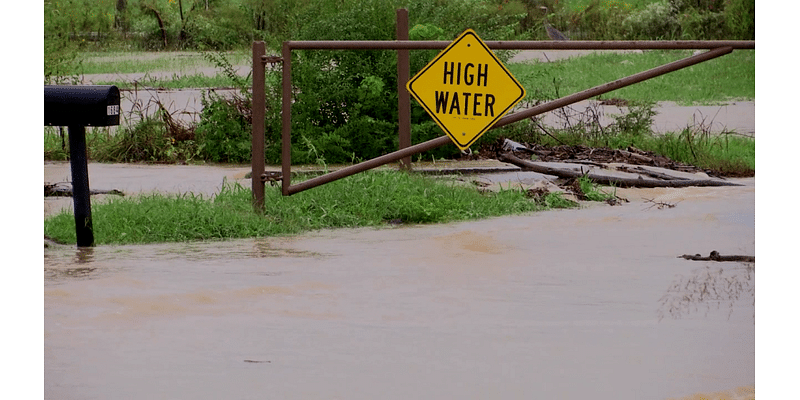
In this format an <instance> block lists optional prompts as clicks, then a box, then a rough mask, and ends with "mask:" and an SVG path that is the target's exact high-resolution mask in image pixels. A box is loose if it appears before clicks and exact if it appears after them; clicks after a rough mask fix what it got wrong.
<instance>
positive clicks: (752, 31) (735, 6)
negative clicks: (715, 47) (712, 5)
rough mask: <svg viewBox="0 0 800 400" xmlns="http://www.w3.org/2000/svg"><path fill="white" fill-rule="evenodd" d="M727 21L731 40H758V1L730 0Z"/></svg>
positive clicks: (727, 6)
mask: <svg viewBox="0 0 800 400" xmlns="http://www.w3.org/2000/svg"><path fill="white" fill-rule="evenodd" d="M725 21H726V24H727V27H728V31H729V32H730V39H739V40H755V39H756V1H755V0H728V2H727V4H726V6H725Z"/></svg>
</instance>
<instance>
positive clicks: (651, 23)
mask: <svg viewBox="0 0 800 400" xmlns="http://www.w3.org/2000/svg"><path fill="white" fill-rule="evenodd" d="M676 11H677V10H675V9H674V8H673V7H672V6H671V5H670V4H669V3H668V2H666V1H659V2H656V3H650V4H648V5H647V7H645V8H644V9H643V10H640V11H636V12H633V13H631V14H630V15H629V16H628V17H627V18H625V20H624V21H623V27H624V28H625V30H626V32H627V36H628V37H629V38H631V39H669V38H674V37H675V36H676V34H677V32H679V31H680V24H679V23H678V19H677V18H676V17H675V14H676Z"/></svg>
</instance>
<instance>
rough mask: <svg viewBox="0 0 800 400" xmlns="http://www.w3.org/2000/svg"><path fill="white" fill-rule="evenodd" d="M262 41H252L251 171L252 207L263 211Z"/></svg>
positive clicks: (263, 71)
mask: <svg viewBox="0 0 800 400" xmlns="http://www.w3.org/2000/svg"><path fill="white" fill-rule="evenodd" d="M265 55H266V48H265V45H264V42H253V137H252V145H253V149H252V154H253V156H252V159H251V161H250V162H251V164H252V171H251V175H250V178H251V180H252V185H251V186H252V188H253V207H254V208H255V209H256V211H261V212H263V211H264V181H263V179H262V178H261V177H262V175H264V118H265V114H266V93H265V87H266V83H265V77H264V76H265V67H264V56H265Z"/></svg>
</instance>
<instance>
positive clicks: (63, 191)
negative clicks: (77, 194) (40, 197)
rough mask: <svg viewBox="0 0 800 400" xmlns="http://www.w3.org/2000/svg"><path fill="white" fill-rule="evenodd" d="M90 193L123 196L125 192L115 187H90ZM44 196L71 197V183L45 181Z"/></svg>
mask: <svg viewBox="0 0 800 400" xmlns="http://www.w3.org/2000/svg"><path fill="white" fill-rule="evenodd" d="M89 194H90V195H96V194H115V195H117V196H125V193H122V192H121V191H119V190H117V189H111V190H96V189H90V190H89ZM44 197H72V185H66V184H62V183H52V184H50V183H45V184H44Z"/></svg>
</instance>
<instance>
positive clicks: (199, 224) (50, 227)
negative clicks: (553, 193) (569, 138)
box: [44, 171, 573, 245]
mask: <svg viewBox="0 0 800 400" xmlns="http://www.w3.org/2000/svg"><path fill="white" fill-rule="evenodd" d="M558 200H559V199H556V198H549V202H550V204H549V205H551V206H553V207H569V206H573V205H572V204H569V203H565V202H559V201H558ZM265 204H266V207H267V209H266V212H265V213H264V215H260V214H257V213H255V212H254V211H253V208H252V206H251V192H250V190H249V189H246V188H243V187H241V186H240V185H232V186H231V185H228V186H226V187H225V188H224V189H223V190H222V192H221V193H219V194H217V195H216V196H214V197H212V198H207V197H202V196H196V195H192V194H184V195H161V194H150V195H143V196H135V197H122V198H117V197H110V198H109V200H108V201H106V202H103V203H100V204H96V205H94V206H93V207H92V219H93V228H94V230H95V235H94V237H95V242H96V244H99V245H104V244H136V243H154V242H183V241H195V240H215V239H234V238H247V237H260V236H276V235H292V234H297V233H301V232H305V231H310V230H317V229H324V228H344V227H364V226H382V225H386V224H387V222H388V221H395V222H396V221H398V220H399V221H402V222H403V223H441V222H449V221H458V220H470V219H479V218H487V217H493V216H500V215H508V214H519V213H526V212H532V211H537V210H541V209H544V208H545V205H544V204H542V202H536V201H533V200H531V199H529V198H527V197H526V195H525V193H524V192H522V191H521V190H504V191H501V192H499V193H486V194H484V193H480V192H478V191H477V190H476V189H475V188H469V187H463V186H454V185H451V184H446V183H444V182H443V181H441V180H437V179H433V178H427V177H423V176H419V175H414V174H407V173H401V172H396V171H370V172H365V173H362V174H357V175H354V176H351V177H348V178H346V179H342V180H339V181H336V182H333V183H330V184H327V185H324V186H321V187H318V188H315V189H313V190H309V191H304V192H301V193H298V194H296V195H293V196H288V197H284V196H282V195H281V193H280V189H279V188H278V187H272V186H267V188H266V198H265ZM44 232H45V235H46V236H47V237H50V238H52V239H53V240H56V241H59V242H63V243H74V242H75V223H74V217H73V215H72V214H71V213H70V212H63V213H61V214H58V215H56V216H53V217H51V218H47V219H45V222H44Z"/></svg>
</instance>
